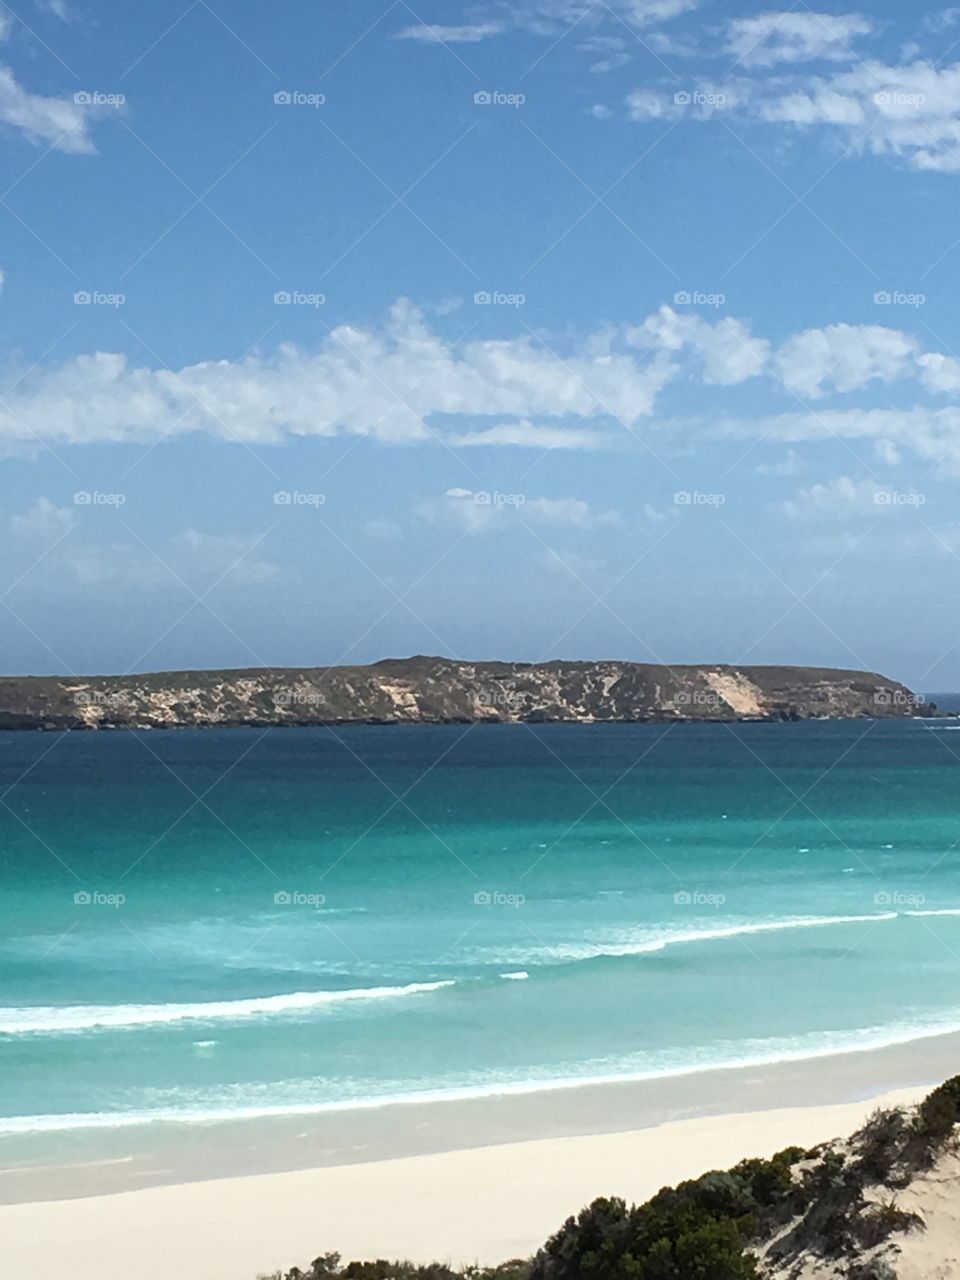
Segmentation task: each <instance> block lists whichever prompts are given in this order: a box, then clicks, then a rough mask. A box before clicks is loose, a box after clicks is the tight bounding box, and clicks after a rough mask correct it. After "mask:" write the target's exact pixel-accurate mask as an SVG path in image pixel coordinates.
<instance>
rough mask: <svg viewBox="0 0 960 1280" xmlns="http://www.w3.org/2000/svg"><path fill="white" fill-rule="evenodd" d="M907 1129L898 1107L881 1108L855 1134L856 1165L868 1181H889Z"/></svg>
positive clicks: (904, 1117) (905, 1120)
mask: <svg viewBox="0 0 960 1280" xmlns="http://www.w3.org/2000/svg"><path fill="white" fill-rule="evenodd" d="M907 1128H908V1126H907V1118H906V1116H905V1115H904V1113H903V1111H902V1110H901V1109H900V1108H898V1107H889V1108H881V1109H880V1110H878V1111H875V1112H874V1113H873V1115H872V1116H871V1117H870V1118H869V1120H868V1121H867V1123H866V1124H865V1125H864V1126H863V1128H862V1129H861V1130H860V1132H859V1133H858V1134H856V1135H855V1139H854V1143H855V1146H856V1154H857V1162H858V1164H859V1167H860V1169H861V1171H862V1173H863V1175H864V1177H865V1178H866V1179H867V1180H868V1181H872V1182H887V1180H888V1179H889V1178H890V1175H891V1174H892V1172H893V1169H894V1166H895V1165H896V1163H897V1161H898V1160H899V1158H900V1156H901V1154H902V1151H903V1145H904V1139H905V1137H906V1134H907Z"/></svg>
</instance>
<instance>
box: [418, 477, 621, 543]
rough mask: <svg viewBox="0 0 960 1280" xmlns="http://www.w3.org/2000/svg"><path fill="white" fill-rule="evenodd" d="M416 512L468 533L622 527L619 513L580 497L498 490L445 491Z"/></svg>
mask: <svg viewBox="0 0 960 1280" xmlns="http://www.w3.org/2000/svg"><path fill="white" fill-rule="evenodd" d="M415 511H416V514H417V515H418V516H420V517H421V518H422V519H424V520H427V521H428V522H430V523H432V524H436V523H453V524H454V525H457V526H459V527H461V528H464V529H466V530H467V531H468V532H469V533H486V532H492V531H494V530H498V529H507V528H513V529H516V528H517V527H518V526H520V527H522V526H524V525H526V526H528V527H530V526H537V525H544V526H550V525H553V526H562V525H566V526H569V527H573V528H578V529H595V528H605V527H606V528H610V527H614V528H615V527H618V526H619V525H620V524H621V517H620V513H619V512H618V511H594V510H593V508H592V507H591V506H590V504H589V502H585V501H584V500H583V499H582V498H543V497H531V496H530V495H529V494H526V493H516V492H508V491H506V490H499V489H489V490H476V491H474V490H473V489H463V488H459V487H458V488H454V489H448V490H447V491H446V493H445V494H444V495H443V497H442V498H428V499H426V500H425V501H423V502H420V503H418V505H417V507H416V509H415Z"/></svg>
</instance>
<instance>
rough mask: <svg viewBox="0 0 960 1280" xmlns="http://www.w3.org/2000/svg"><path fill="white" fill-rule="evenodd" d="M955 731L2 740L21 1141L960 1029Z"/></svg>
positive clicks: (491, 729)
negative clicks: (63, 1133)
mask: <svg viewBox="0 0 960 1280" xmlns="http://www.w3.org/2000/svg"><path fill="white" fill-rule="evenodd" d="M958 730H960V725H956V724H954V723H952V722H949V721H947V722H935V721H931V722H924V721H919V720H904V721H886V722H874V721H856V722H806V723H799V724H740V725H720V724H713V725H697V724H680V725H673V726H669V727H667V726H658V725H543V726H527V725H502V726H491V725H476V726H471V727H468V726H418V727H410V726H407V727H384V728H380V727H350V728H344V729H283V730H268V731H267V732H260V731H255V730H200V731H174V732H159V733H158V732H155V733H136V732H115V733H109V732H104V733H100V734H83V733H72V734H65V735H54V734H42V733H21V734H3V735H0V887H2V896H0V911H2V923H3V929H2V935H0V1072H2V1084H3V1087H2V1089H0V1143H2V1135H6V1136H7V1137H10V1136H12V1135H17V1136H18V1139H20V1140H22V1138H23V1136H24V1135H29V1134H32V1133H44V1134H51V1133H57V1132H60V1131H66V1130H71V1131H74V1133H77V1132H78V1131H86V1130H89V1131H90V1132H91V1133H93V1132H94V1131H98V1130H99V1131H102V1130H103V1129H105V1128H106V1129H114V1128H121V1127H124V1126H143V1125H147V1124H155V1125H156V1124H163V1123H164V1122H170V1121H176V1122H179V1123H181V1124H188V1125H197V1124H210V1123H212V1122H216V1121H218V1120H229V1119H237V1118H243V1117H269V1116H274V1115H278V1116H279V1115H287V1116H296V1115H300V1114H303V1115H309V1114H317V1113H322V1112H326V1111H350V1110H351V1109H369V1108H371V1107H377V1106H382V1105H383V1104H384V1103H386V1102H411V1101H417V1100H421V1101H422V1100H429V1099H434V1098H438V1099H440V1098H443V1099H447V1098H449V1099H455V1098H478V1097H486V1096H491V1095H498V1094H520V1093H524V1092H528V1091H540V1090H551V1089H553V1090H562V1089H565V1088H568V1087H571V1086H573V1085H576V1084H578V1083H585V1082H597V1081H616V1080H644V1079H658V1078H668V1077H672V1076H680V1075H683V1074H685V1073H690V1072H693V1071H698V1070H702V1069H703V1068H705V1067H718V1066H725V1067H730V1066H734V1065H737V1064H764V1063H773V1062H784V1061H791V1060H796V1061H800V1060H803V1059H806V1058H816V1057H819V1056H823V1055H826V1054H829V1053H833V1052H837V1051H847V1050H850V1051H857V1050H863V1049H867V1048H870V1047H874V1046H876V1047H879V1046H884V1045H896V1044H901V1043H903V1044H905V1043H908V1042H910V1041H913V1040H919V1039H921V1038H923V1037H927V1036H932V1035H936V1034H939V1033H942V1032H947V1031H956V1030H958V1029H960V987H958V983H957V977H958V969H960V806H958V796H960V732H958ZM18 1149H19V1148H18Z"/></svg>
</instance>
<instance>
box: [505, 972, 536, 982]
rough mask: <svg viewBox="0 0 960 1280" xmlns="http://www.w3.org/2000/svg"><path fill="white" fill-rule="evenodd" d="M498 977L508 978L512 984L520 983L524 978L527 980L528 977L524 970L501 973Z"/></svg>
mask: <svg viewBox="0 0 960 1280" xmlns="http://www.w3.org/2000/svg"><path fill="white" fill-rule="evenodd" d="M500 977H501V978H509V979H510V980H511V981H512V982H522V981H523V979H524V978H529V977H530V975H529V973H527V971H526V969H517V971H516V972H515V973H501V975H500Z"/></svg>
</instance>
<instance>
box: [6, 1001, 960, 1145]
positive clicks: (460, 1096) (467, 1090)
mask: <svg viewBox="0 0 960 1280" xmlns="http://www.w3.org/2000/svg"><path fill="white" fill-rule="evenodd" d="M948 1018H949V1020H948ZM948 1018H947V1017H945V1018H943V1019H942V1020H940V1021H938V1022H927V1023H896V1024H893V1025H892V1026H885V1027H862V1028H857V1029H853V1030H850V1031H847V1032H841V1033H840V1034H839V1035H835V1033H833V1032H828V1033H827V1032H825V1033H819V1034H817V1035H816V1036H812V1037H805V1038H804V1040H805V1043H801V1044H798V1043H797V1041H796V1040H793V1041H786V1042H784V1041H780V1042H772V1043H771V1047H770V1048H769V1049H768V1050H767V1051H766V1052H759V1053H750V1052H747V1053H743V1054H741V1055H740V1056H738V1057H732V1058H729V1059H726V1060H722V1061H719V1062H692V1063H686V1064H674V1065H670V1066H665V1067H659V1068H650V1069H647V1070H644V1071H622V1072H613V1073H606V1072H605V1073H602V1074H596V1075H583V1076H563V1077H546V1078H541V1079H529V1080H512V1081H503V1080H497V1081H490V1082H487V1083H482V1084H475V1085H463V1086H453V1087H451V1088H446V1089H421V1090H417V1091H413V1092H410V1093H401V1094H379V1095H376V1096H371V1097H366V1098H348V1099H342V1100H338V1101H334V1102H303V1103H297V1102H289V1103H278V1104H275V1105H268V1106H255V1105H249V1106H237V1107H223V1108H213V1107H183V1108H170V1109H167V1110H160V1109H154V1110H143V1111H111V1112H72V1113H67V1114H64V1115H33V1116H8V1117H3V1118H0V1134H16V1133H51V1132H59V1131H62V1130H74V1129H126V1128H133V1127H139V1126H142V1125H149V1124H219V1123H223V1122H224V1121H235V1120H265V1119H270V1118H278V1117H282V1116H306V1115H324V1114H327V1113H329V1112H340V1111H376V1110H379V1109H381V1108H383V1107H393V1106H415V1105H418V1104H420V1105H425V1104H430V1103H435V1102H467V1101H473V1100H477V1099H482V1098H492V1097H518V1096H525V1095H527V1094H533V1093H554V1092H559V1091H562V1090H567V1089H583V1088H587V1087H591V1086H597V1085H615V1084H640V1083H644V1082H647V1081H652V1080H666V1079H675V1078H678V1077H683V1076H692V1075H699V1074H701V1073H702V1072H707V1071H738V1070H750V1069H755V1068H758V1067H769V1066H776V1065H778V1064H779V1063H786V1062H807V1061H812V1060H814V1059H817V1058H830V1057H834V1056H837V1055H840V1054H848V1053H872V1052H873V1051H874V1050H876V1049H889V1048H894V1047H896V1046H898V1045H905V1044H910V1043H912V1042H914V1041H917V1040H929V1039H934V1038H936V1037H938V1036H945V1035H955V1034H958V1033H960V1010H954V1011H952V1012H951V1014H950V1015H948ZM828 1036H832V1037H833V1038H832V1039H828V1038H827V1037H828ZM810 1040H814V1041H815V1043H813V1044H810V1043H806V1042H808V1041H810Z"/></svg>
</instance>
